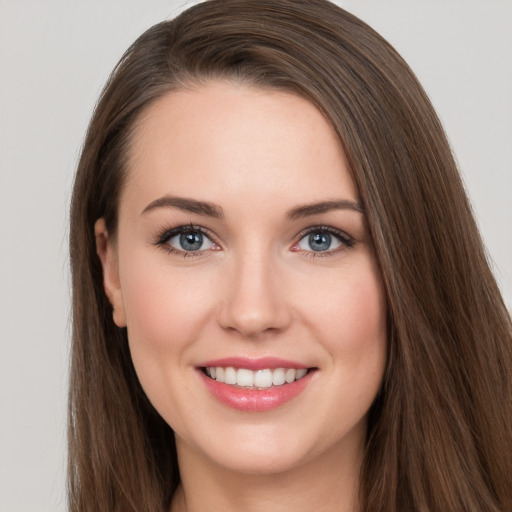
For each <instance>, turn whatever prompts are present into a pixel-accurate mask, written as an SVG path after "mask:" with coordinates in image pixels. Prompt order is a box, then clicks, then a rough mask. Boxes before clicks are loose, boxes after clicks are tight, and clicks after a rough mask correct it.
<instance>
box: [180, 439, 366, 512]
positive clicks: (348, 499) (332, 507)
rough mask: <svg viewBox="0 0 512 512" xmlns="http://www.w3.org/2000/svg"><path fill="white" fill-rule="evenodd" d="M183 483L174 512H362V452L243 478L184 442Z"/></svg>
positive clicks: (359, 449) (341, 453) (328, 456)
mask: <svg viewBox="0 0 512 512" xmlns="http://www.w3.org/2000/svg"><path fill="white" fill-rule="evenodd" d="M177 446H178V457H179V462H180V474H181V484H180V487H179V488H178V491H177V492H176V494H175V497H174V499H173V504H172V508H171V511H172V512H202V511H204V510H209V511H212V512H218V511H222V512H235V511H237V512H239V511H240V510H244V511H245V512H256V511H261V510H272V512H292V511H293V512H310V511H311V510H315V512H324V511H325V512H327V511H329V512H356V511H357V510H358V507H357V501H358V500H357V495H358V485H359V473H360V467H361V454H362V447H361V446H358V447H357V449H352V450H350V451H348V452H347V451H346V450H345V451H342V450H340V449H336V447H334V448H332V449H331V450H329V451H328V452H327V453H323V454H322V455H320V456H318V457H316V458H312V459H310V460H307V461H306V462H305V463H304V464H301V465H297V466H295V467H293V468H291V469H289V470H286V471H282V472H279V473H273V472H271V471H270V472H265V473H261V472H260V473H258V474H251V473H241V472H236V471H233V470H231V469H229V468H225V467H222V466H219V465H217V464H215V463H214V462H213V461H212V460H211V459H207V458H205V457H202V455H201V454H199V453H197V452H195V451H194V450H193V449H192V448H190V447H189V446H187V445H185V444H183V443H180V442H178V444H177Z"/></svg>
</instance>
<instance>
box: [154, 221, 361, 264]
mask: <svg viewBox="0 0 512 512" xmlns="http://www.w3.org/2000/svg"><path fill="white" fill-rule="evenodd" d="M187 233H200V234H201V235H203V236H204V237H206V238H208V239H209V240H210V241H211V242H212V244H213V245H214V246H215V247H220V246H219V245H218V244H217V243H216V242H215V237H214V236H212V234H211V233H210V232H209V231H208V230H206V229H204V228H202V227H200V226H194V225H193V224H189V225H187V226H178V227H176V228H172V229H164V230H162V231H161V232H159V233H158V234H157V235H156V237H155V242H154V245H155V246H157V247H160V248H161V249H163V250H164V251H165V252H167V253H168V254H174V255H177V256H180V257H182V258H199V257H201V256H205V255H206V254H205V253H206V252H207V251H208V249H203V250H197V251H184V250H180V249H176V248H175V247H173V246H172V245H170V244H169V243H168V242H169V240H171V239H172V238H173V237H175V236H176V235H182V234H187ZM313 233H320V234H328V235H331V236H334V237H335V238H336V239H337V240H338V241H339V242H340V244H341V245H340V247H338V248H336V249H333V250H325V251H307V250H303V249H300V248H298V244H299V243H300V242H301V241H302V239H303V238H305V237H306V236H308V235H311V234H313ZM355 243H356V241H355V240H354V239H353V238H352V237H351V236H350V235H348V234H347V233H345V232H344V231H341V230H339V229H335V228H333V227H329V226H312V227H310V228H307V229H305V230H304V231H301V232H300V233H299V234H298V235H297V242H295V243H294V244H293V246H292V247H293V248H295V247H297V249H296V250H294V252H297V253H301V254H303V255H304V256H306V257H308V258H322V257H327V256H332V255H333V254H337V253H339V252H342V251H346V250H348V249H351V248H352V247H354V245H355Z"/></svg>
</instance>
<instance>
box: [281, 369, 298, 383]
mask: <svg viewBox="0 0 512 512" xmlns="http://www.w3.org/2000/svg"><path fill="white" fill-rule="evenodd" d="M296 375H297V370H294V369H293V368H290V369H288V370H286V374H285V377H284V378H285V380H286V382H288V384H289V383H290V382H293V381H294V380H295V377H296Z"/></svg>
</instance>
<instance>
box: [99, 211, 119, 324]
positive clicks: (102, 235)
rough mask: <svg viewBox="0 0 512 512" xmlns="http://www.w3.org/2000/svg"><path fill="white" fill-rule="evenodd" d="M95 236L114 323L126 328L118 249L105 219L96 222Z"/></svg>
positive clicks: (104, 285)
mask: <svg viewBox="0 0 512 512" xmlns="http://www.w3.org/2000/svg"><path fill="white" fill-rule="evenodd" d="M94 235H95V237H96V252H97V253H98V256H99V258H100V261H101V266H102V267H103V287H104V288H105V294H106V295H107V297H108V300H109V301H110V304H112V308H113V318H114V323H115V324H116V325H117V326H118V327H126V315H125V311H124V304H123V295H122V293H121V283H120V281H119V266H118V262H117V249H116V246H115V243H114V241H113V240H112V239H111V238H110V237H109V234H108V231H107V227H106V225H105V219H103V218H101V219H98V220H97V221H96V223H95V224H94Z"/></svg>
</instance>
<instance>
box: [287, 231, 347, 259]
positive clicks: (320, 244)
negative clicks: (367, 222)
mask: <svg viewBox="0 0 512 512" xmlns="http://www.w3.org/2000/svg"><path fill="white" fill-rule="evenodd" d="M353 245H354V240H353V239H352V238H350V237H349V236H348V235H345V234H343V233H341V232H338V231H337V230H334V229H332V228H329V229H327V228H316V229H312V230H310V231H309V232H307V233H306V234H305V235H304V236H302V238H301V239H300V240H299V242H298V243H297V245H296V246H295V248H296V249H295V250H300V251H307V252H312V253H321V252H326V253H329V252H336V250H337V249H340V248H342V247H347V248H349V247H352V246H353Z"/></svg>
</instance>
